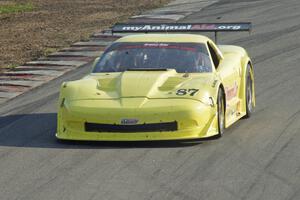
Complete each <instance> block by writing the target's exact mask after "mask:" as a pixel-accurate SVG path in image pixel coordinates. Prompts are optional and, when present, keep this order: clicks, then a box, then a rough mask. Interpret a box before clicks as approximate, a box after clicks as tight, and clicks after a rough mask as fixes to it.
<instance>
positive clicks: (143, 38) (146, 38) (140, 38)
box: [115, 33, 210, 43]
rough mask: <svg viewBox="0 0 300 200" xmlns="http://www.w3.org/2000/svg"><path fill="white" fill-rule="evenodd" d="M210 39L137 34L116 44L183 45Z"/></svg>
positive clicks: (161, 34)
mask: <svg viewBox="0 0 300 200" xmlns="http://www.w3.org/2000/svg"><path fill="white" fill-rule="evenodd" d="M207 41H210V39H209V38H208V37H206V36H203V35H196V34H173V33H172V34H167V33H160V34H135V35H128V36H124V37H122V38H120V39H118V40H116V41H115V42H179V43H180V42H182V43H194V42H195V43H206V42H207Z"/></svg>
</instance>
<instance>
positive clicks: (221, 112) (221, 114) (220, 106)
mask: <svg viewBox="0 0 300 200" xmlns="http://www.w3.org/2000/svg"><path fill="white" fill-rule="evenodd" d="M224 97H225V96H224V92H223V91H222V90H221V89H220V90H219V92H218V100H217V110H218V132H219V133H218V136H219V137H222V136H223V134H224V132H225V100H224Z"/></svg>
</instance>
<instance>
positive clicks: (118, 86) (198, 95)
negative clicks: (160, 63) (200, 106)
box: [62, 70, 215, 101]
mask: <svg viewBox="0 0 300 200" xmlns="http://www.w3.org/2000/svg"><path fill="white" fill-rule="evenodd" d="M214 82H215V76H214V74H213V73H198V74H182V73H177V72H176V71H175V70H165V71H125V72H122V73H107V74H105V73H101V74H91V75H88V76H86V77H85V78H83V79H81V80H78V81H71V82H67V83H64V84H63V86H62V92H63V93H64V96H65V97H66V98H67V99H69V100H86V99H89V100H91V99H95V100H99V99H120V98H134V97H138V98H141V97H142V98H148V99H159V98H189V99H195V100H200V101H201V99H203V98H206V99H207V96H208V95H209V93H210V91H211V90H213V87H214V84H215V83H214ZM182 89H183V90H182ZM178 90H180V92H178ZM188 90H192V91H190V92H188ZM195 91H196V92H195Z"/></svg>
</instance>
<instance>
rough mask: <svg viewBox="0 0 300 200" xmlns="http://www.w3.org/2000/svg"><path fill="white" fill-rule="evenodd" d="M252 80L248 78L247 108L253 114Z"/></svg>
mask: <svg viewBox="0 0 300 200" xmlns="http://www.w3.org/2000/svg"><path fill="white" fill-rule="evenodd" d="M252 105H253V104H252V80H251V78H250V77H249V78H248V87H247V106H248V110H249V111H250V112H251V111H252Z"/></svg>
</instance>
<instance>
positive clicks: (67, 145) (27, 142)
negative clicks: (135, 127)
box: [0, 113, 201, 149]
mask: <svg viewBox="0 0 300 200" xmlns="http://www.w3.org/2000/svg"><path fill="white" fill-rule="evenodd" d="M55 132H56V113H36V114H24V115H10V116H1V117H0V146H12V147H31V148H32V147H33V148H58V149H59V148H61V149H122V148H176V147H189V146H194V145H199V144H201V141H199V140H188V141H149V142H145V141H143V142H86V141H84V142H81V141H59V140H57V139H56V138H55Z"/></svg>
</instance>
